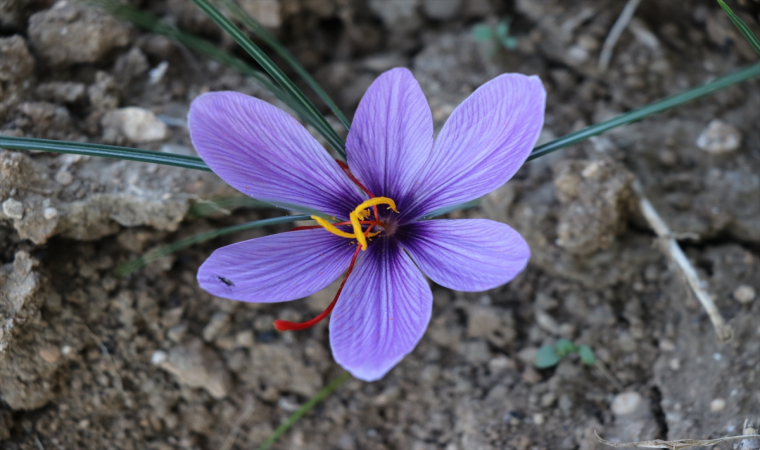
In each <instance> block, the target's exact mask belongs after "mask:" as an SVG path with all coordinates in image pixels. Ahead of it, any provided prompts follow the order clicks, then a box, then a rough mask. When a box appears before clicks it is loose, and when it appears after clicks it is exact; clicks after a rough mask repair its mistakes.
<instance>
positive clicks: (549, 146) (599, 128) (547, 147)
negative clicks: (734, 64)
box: [528, 63, 760, 161]
mask: <svg viewBox="0 0 760 450" xmlns="http://www.w3.org/2000/svg"><path fill="white" fill-rule="evenodd" d="M758 75H760V63H757V64H754V65H751V66H749V67H746V68H744V69H742V70H739V71H737V72H734V73H732V74H730V75H726V76H724V77H722V78H718V79H717V80H715V81H713V82H711V83H707V84H705V85H704V86H700V87H697V88H694V89H689V90H688V91H685V92H681V93H680V94H676V95H673V96H671V97H667V98H664V99H662V100H659V101H656V102H654V103H650V104H648V105H646V106H642V107H641V108H638V109H634V110H633V111H630V112H627V113H625V114H621V115H619V116H617V117H614V118H612V119H610V120H606V121H604V122H601V123H597V124H595V125H591V126H590V127H586V128H584V129H582V130H578V131H576V132H573V133H570V134H566V135H565V136H562V137H561V138H558V139H555V140H553V141H551V142H548V143H546V144H543V145H539V146H538V147H536V148H534V149H533V151H532V152H531V154H530V156H529V157H528V161H532V160H534V159H536V158H540V157H542V156H544V155H548V154H549V153H552V152H556V151H557V150H560V149H562V148H565V147H568V146H570V145H573V144H577V143H578V142H582V141H585V140H586V139H588V138H590V137H593V136H597V135H599V134H602V133H604V132H605V131H609V130H611V129H613V128H617V127H619V126H622V125H627V124H629V123H632V122H636V121H638V120H641V119H643V118H645V117H649V116H651V115H652V114H657V113H661V112H663V111H667V110H668V109H671V108H675V107H676V106H680V105H682V104H684V103H687V102H690V101H692V100H695V99H697V98H700V97H703V96H705V95H707V94H712V93H713V92H715V91H718V90H720V89H724V88H727V87H729V86H731V85H734V84H736V83H740V82H742V81H745V80H749V79H750V78H754V77H756V76H758Z"/></svg>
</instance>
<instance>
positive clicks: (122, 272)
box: [114, 215, 311, 277]
mask: <svg viewBox="0 0 760 450" xmlns="http://www.w3.org/2000/svg"><path fill="white" fill-rule="evenodd" d="M310 218H311V216H308V215H299V216H284V217H275V218H273V219H264V220H256V221H253V222H248V223H243V224H240V225H233V226H231V227H226V228H219V229H216V230H211V231H206V232H204V233H199V234H196V235H193V236H189V237H186V238H184V239H180V240H179V241H177V242H174V243H172V244H169V245H167V246H166V247H161V248H157V249H155V250H151V251H149V252H147V253H146V254H144V255H142V256H140V257H139V258H137V259H133V260H132V261H129V262H127V263H124V264H122V265H120V266H119V267H117V268H116V270H115V271H114V272H115V274H116V275H117V276H119V277H124V276H127V275H129V274H130V273H132V272H134V271H135V270H137V269H141V268H143V267H145V266H147V265H148V264H150V263H152V262H153V261H157V260H159V259H161V258H163V257H165V256H169V255H171V254H172V253H174V252H177V251H179V250H182V249H184V248H187V247H190V246H191V245H194V244H198V243H200V242H204V241H208V240H209V239H214V238H217V237H219V236H224V235H225V234H230V233H236V232H238V231H243V230H250V229H252V228H261V227H266V226H269V225H277V224H281V223H289V222H295V221H297V220H309V219H310Z"/></svg>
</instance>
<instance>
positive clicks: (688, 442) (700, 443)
mask: <svg viewBox="0 0 760 450" xmlns="http://www.w3.org/2000/svg"><path fill="white" fill-rule="evenodd" d="M594 434H595V435H596V438H597V439H599V442H601V443H602V444H604V445H609V446H610V447H615V448H667V449H668V450H682V449H684V448H689V447H705V446H712V445H717V444H720V443H721V442H728V441H735V440H738V439H747V438H752V437H760V435H749V436H729V437H724V438H720V439H706V440H699V439H680V440H677V441H661V440H660V439H655V440H652V441H638V442H625V443H622V444H615V443H613V442H610V441H605V440H604V439H602V438H601V437H599V433H597V432H596V431H594Z"/></svg>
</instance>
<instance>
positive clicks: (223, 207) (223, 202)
mask: <svg viewBox="0 0 760 450" xmlns="http://www.w3.org/2000/svg"><path fill="white" fill-rule="evenodd" d="M272 207H273V206H272V205H271V204H269V203H266V202H262V201H260V200H256V199H254V198H251V197H242V196H237V197H220V198H214V199H211V200H201V201H198V202H196V203H193V204H192V205H191V206H190V209H189V210H188V211H187V216H188V217H189V218H199V217H206V216H208V215H210V214H213V213H215V212H222V213H225V214H229V211H227V210H229V209H235V208H272Z"/></svg>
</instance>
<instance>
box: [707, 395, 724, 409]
mask: <svg viewBox="0 0 760 450" xmlns="http://www.w3.org/2000/svg"><path fill="white" fill-rule="evenodd" d="M725 408H726V401H725V400H723V399H722V398H716V399H715V400H713V401H711V402H710V411H712V412H718V411H723V410H724V409H725Z"/></svg>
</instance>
